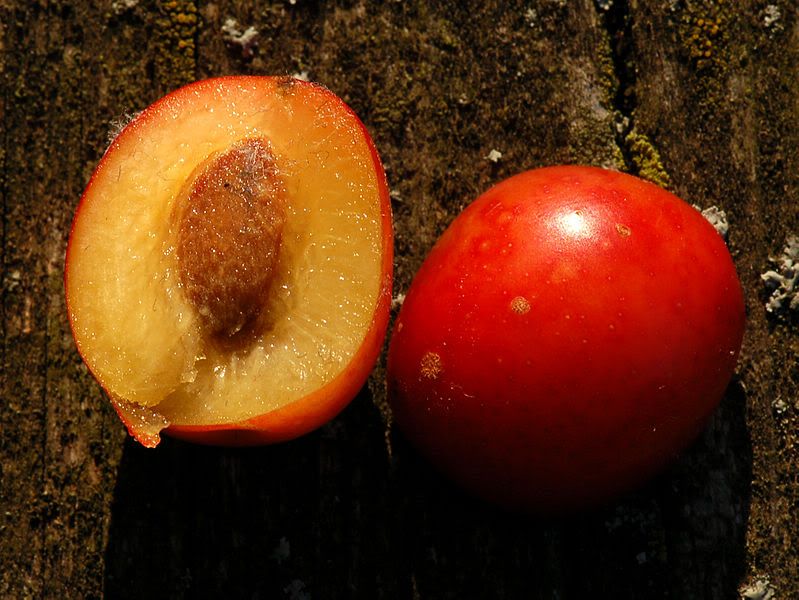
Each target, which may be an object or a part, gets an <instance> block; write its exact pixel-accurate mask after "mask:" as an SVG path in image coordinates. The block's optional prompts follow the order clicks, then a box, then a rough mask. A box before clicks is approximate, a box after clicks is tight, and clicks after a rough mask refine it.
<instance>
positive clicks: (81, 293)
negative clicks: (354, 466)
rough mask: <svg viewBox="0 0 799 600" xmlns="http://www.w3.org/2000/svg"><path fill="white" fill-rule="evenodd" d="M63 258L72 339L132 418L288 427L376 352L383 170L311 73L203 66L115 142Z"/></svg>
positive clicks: (314, 411) (320, 411)
mask: <svg viewBox="0 0 799 600" xmlns="http://www.w3.org/2000/svg"><path fill="white" fill-rule="evenodd" d="M66 265H67V266H66V292H67V304H68V310H69V316H70V321H71V324H72V328H73V333H74V336H75V339H76V342H77V345H78V348H79V350H80V353H81V355H82V356H83V358H84V360H85V361H86V363H87V364H88V366H89V368H90V369H91V371H92V373H93V374H94V375H95V377H97V379H98V380H99V382H100V383H101V385H102V386H103V387H104V388H105V389H106V391H107V392H108V393H109V395H110V396H111V398H112V400H113V402H114V405H115V407H116V408H117V411H118V412H119V413H120V415H121V416H122V418H123V420H124V421H126V423H127V424H128V427H129V429H131V431H132V433H133V434H134V435H137V432H139V433H140V434H141V435H139V437H140V438H145V437H146V438H147V439H150V437H152V436H150V437H147V436H145V433H144V432H145V430H146V431H150V430H152V429H154V430H156V431H157V429H158V428H159V427H160V426H163V424H164V423H169V429H168V431H169V432H170V433H172V434H175V435H178V436H180V435H183V436H184V437H190V438H192V439H198V440H199V441H210V442H214V443H259V442H270V441H277V440H280V439H286V438H290V437H295V436H296V435H300V434H302V433H305V432H306V431H308V430H310V429H312V428H314V427H316V426H318V425H321V424H322V423H324V422H325V421H326V420H328V419H329V418H332V416H334V415H335V414H336V413H337V412H338V411H339V410H341V408H343V406H344V405H346V403H347V402H348V401H349V400H350V399H351V398H352V396H353V395H354V394H355V393H357V391H358V389H359V388H360V387H361V385H362V384H363V382H364V380H365V379H366V377H367V376H368V373H369V371H370V370H371V368H372V366H373V363H374V361H375V359H376V357H377V354H378V353H379V350H380V347H381V344H382V339H383V336H384V333H385V328H386V323H387V318H388V304H389V299H390V288H391V266H392V232H391V215H390V205H389V200H388V191H387V186H386V181H385V175H384V173H383V169H382V166H381V164H380V161H379V158H378V156H377V153H376V151H375V149H374V146H373V144H372V141H371V139H370V138H369V135H368V133H367V132H366V130H365V128H364V127H363V125H362V124H361V122H360V121H359V120H358V118H357V117H356V116H355V115H354V114H353V113H352V111H351V110H350V109H349V108H348V107H347V106H346V105H345V104H344V103H343V102H342V101H341V100H340V99H338V98H337V97H336V96H335V95H333V94H332V93H331V92H329V91H328V90H326V89H324V88H322V87H320V86H317V85H314V84H310V83H305V82H301V81H298V80H295V79H291V78H266V77H228V78H221V79H212V80H206V81H202V82H198V83H195V84H192V85H190V86H187V87H185V88H182V89H180V90H178V91H177V92H174V93H173V94H171V95H169V96H167V97H165V98H164V99H162V100H160V101H159V102H157V103H156V104H154V105H152V106H151V107H150V108H148V109H147V110H145V111H144V112H143V113H141V114H140V115H139V116H138V117H137V118H136V119H135V120H134V121H132V122H131V123H130V124H129V125H128V126H127V127H126V128H125V129H124V130H123V131H122V132H121V133H120V135H119V136H118V137H117V138H116V139H115V140H114V142H113V143H112V144H111V146H110V147H109V149H108V151H107V152H106V154H105V156H104V157H103V159H102V161H101V163H100V165H99V166H98V168H97V170H96V171H95V173H94V175H93V176H92V178H91V181H90V182H89V185H88V187H87V189H86V192H85V194H84V197H83V199H82V201H81V203H80V206H79V208H78V211H77V214H76V217H75V220H74V222H73V228H72V233H71V236H70V243H69V248H68V251H67V263H66ZM270 415H271V417H270ZM159 424H160V425H159ZM220 431H221V432H231V433H230V435H227V434H220V433H219V432H220ZM237 431H245V432H249V433H246V434H241V433H236V432H237ZM204 432H213V434H209V435H208V436H207V439H205V438H204V436H203V433H204ZM148 435H149V434H148ZM155 439H156V441H157V434H156V435H155ZM140 441H142V442H143V443H145V439H141V440H140ZM149 445H152V443H150V444H149Z"/></svg>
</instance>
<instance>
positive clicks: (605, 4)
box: [596, 0, 613, 12]
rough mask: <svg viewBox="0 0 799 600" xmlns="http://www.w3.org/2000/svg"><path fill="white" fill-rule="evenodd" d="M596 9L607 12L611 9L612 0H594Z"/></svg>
mask: <svg viewBox="0 0 799 600" xmlns="http://www.w3.org/2000/svg"><path fill="white" fill-rule="evenodd" d="M596 7H597V8H598V9H599V10H603V11H605V12H607V11H609V10H610V9H611V8H613V0H596Z"/></svg>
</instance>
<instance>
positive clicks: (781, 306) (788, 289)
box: [760, 235, 799, 314]
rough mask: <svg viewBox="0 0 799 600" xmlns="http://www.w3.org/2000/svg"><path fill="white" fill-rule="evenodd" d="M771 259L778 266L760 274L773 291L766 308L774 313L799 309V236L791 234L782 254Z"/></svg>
mask: <svg viewBox="0 0 799 600" xmlns="http://www.w3.org/2000/svg"><path fill="white" fill-rule="evenodd" d="M769 260H771V262H772V263H774V264H776V265H777V268H776V269H773V270H769V271H766V272H765V273H763V274H762V275H761V276H760V278H761V279H762V280H763V282H764V283H765V284H766V287H767V288H768V289H769V290H770V291H771V296H769V299H768V300H767V301H766V310H767V311H768V312H770V313H772V314H780V313H783V312H785V311H788V310H791V311H794V310H799V238H797V237H796V236H793V235H792V236H790V237H789V238H788V240H787V242H786V245H785V248H784V249H783V251H782V255H781V256H779V257H777V258H771V259H769Z"/></svg>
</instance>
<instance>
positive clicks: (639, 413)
mask: <svg viewBox="0 0 799 600" xmlns="http://www.w3.org/2000/svg"><path fill="white" fill-rule="evenodd" d="M743 330H744V304H743V297H742V292H741V286H740V283H739V281H738V278H737V275H736V272H735V268H734V265H733V262H732V260H731V257H730V255H729V252H728V251H727V248H726V246H725V244H724V241H723V240H722V239H721V237H720V236H719V235H718V234H717V233H716V231H715V230H714V229H713V227H712V226H711V225H710V224H709V223H708V222H706V221H705V219H704V218H703V217H702V216H701V214H700V213H699V212H698V211H697V210H695V209H694V208H692V207H691V206H689V205H688V204H686V203H684V202H683V201H682V200H680V199H678V198H677V197H676V196H674V195H672V194H670V193H668V192H666V191H664V190H662V189H660V188H658V187H656V186H654V185H652V184H650V183H647V182H644V181H642V180H640V179H637V178H635V177H632V176H629V175H625V174H622V173H617V172H611V171H606V170H602V169H597V168H589V167H551V168H545V169H538V170H534V171H528V172H526V173H522V174H520V175H517V176H515V177H512V178H510V179H508V180H506V181H504V182H502V183H500V184H498V185H496V186H495V187H493V188H491V189H490V190H488V191H487V192H486V193H485V194H484V195H482V196H481V197H480V198H478V199H477V200H476V201H475V202H473V203H472V204H471V205H470V206H468V207H467V208H466V210H465V211H464V212H463V213H462V214H461V215H460V216H459V217H457V218H456V219H455V221H454V222H453V223H452V224H451V226H450V227H449V228H448V229H447V231H446V232H445V233H444V234H443V235H442V237H441V238H440V239H439V241H438V242H437V244H436V245H435V247H434V248H433V250H432V251H431V253H430V255H429V256H428V257H427V259H426V260H425V262H424V264H423V266H422V267H421V269H420V271H419V272H418V274H417V275H416V277H415V279H414V281H413V283H412V285H411V288H410V290H409V291H408V293H407V295H406V298H405V301H404V304H403V306H402V309H401V311H400V314H399V316H398V318H397V321H396V324H395V328H394V334H393V337H392V340H391V347H390V352H389V363H388V373H389V374H388V383H389V394H390V399H391V403H392V407H393V410H394V413H395V418H396V422H397V424H398V425H399V427H400V429H401V430H402V431H403V432H404V433H405V434H406V436H407V437H408V438H409V439H410V441H411V442H412V443H413V444H414V445H415V446H416V447H417V448H418V449H419V450H420V451H421V452H422V453H423V454H424V455H426V456H427V457H429V458H430V459H431V461H432V462H433V463H434V464H435V465H436V466H437V467H438V468H439V469H441V470H442V471H444V472H445V473H447V474H449V475H450V476H451V477H452V478H453V479H454V480H455V481H457V482H458V483H460V484H461V485H462V486H464V487H466V488H468V489H470V490H472V491H473V492H475V493H476V494H478V495H479V496H482V497H483V498H485V499H488V500H490V501H493V502H496V503H499V504H501V505H503V506H506V507H510V508H514V509H521V510H528V511H544V512H552V511H555V512H557V511H563V510H569V509H577V508H582V507H586V506H589V505H592V504H594V503H597V502H602V501H605V500H607V499H609V498H611V497H613V496H614V495H616V494H618V493H620V492H622V491H624V490H627V489H629V488H630V487H632V486H634V485H635V484H637V483H639V482H641V481H642V480H644V479H645V478H647V477H649V476H651V475H652V474H653V473H654V472H656V471H657V470H658V469H659V468H660V467H662V466H663V465H664V464H665V463H667V462H668V461H669V460H670V459H672V458H673V457H674V456H675V454H676V453H678V452H679V451H680V450H682V449H683V448H684V447H685V446H686V445H687V444H688V443H690V441H691V440H693V439H694V438H695V436H696V435H697V434H698V432H699V431H700V430H701V428H702V427H703V425H704V424H705V423H706V421H707V420H708V418H709V416H710V415H711V413H712V412H713V410H714V408H715V407H716V405H717V404H718V402H719V400H720V399H721V397H722V395H723V394H724V390H725V388H726V386H727V384H728V382H729V380H730V378H731V376H732V374H733V370H734V368H735V364H736V360H737V356H738V352H739V349H740V346H741V341H742V336H743Z"/></svg>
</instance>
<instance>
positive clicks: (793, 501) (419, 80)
mask: <svg viewBox="0 0 799 600" xmlns="http://www.w3.org/2000/svg"><path fill="white" fill-rule="evenodd" d="M797 10H798V9H797V6H796V3H794V2H790V1H774V2H755V1H751V0H745V1H742V2H731V1H727V2H722V1H721V0H718V1H716V2H699V1H688V0H671V1H665V0H638V1H621V0H614V1H609V0H605V1H597V2H591V1H588V0H575V1H568V2H567V1H563V0H561V1H558V0H539V1H531V2H505V1H502V0H484V1H481V2H449V3H444V2H440V3H439V2H436V3H430V5H428V3H427V2H418V1H415V0H408V1H392V2H384V3H372V2H364V1H361V2H343V1H342V2H329V3H322V2H311V1H310V0H296V2H293V3H292V2H290V1H285V2H263V3H262V2H258V3H256V2H237V1H233V0H230V1H218V2H206V1H197V2H189V1H181V0H174V1H163V2H154V1H152V0H139V1H136V0H127V1H125V0H118V1H115V2H109V1H103V2H83V1H73V2H57V1H52V2H46V1H28V0H26V1H21V0H5V1H0V35H1V36H2V37H1V38H0V39H2V46H1V49H2V53H1V54H0V82H1V83H0V92H1V95H0V115H2V118H1V119H0V162H2V167H3V168H2V181H1V182H0V183H1V186H0V193H1V194H2V211H3V212H2V214H3V219H2V315H1V316H2V319H1V322H2V339H3V344H2V374H0V393H1V394H2V401H1V402H0V427H2V429H1V430H0V458H1V459H2V462H1V463H0V597H3V598H28V597H32V598H94V597H100V596H106V597H109V598H126V597H130V598H145V597H151V598H156V597H174V598H190V597H219V598H289V599H293V600H299V599H307V598H314V599H319V598H388V599H393V598H420V599H428V598H431V599H433V598H458V599H459V598H470V597H473V598H561V599H565V598H589V597H591V598H593V597H613V598H675V599H677V598H679V599H684V598H714V599H716V598H738V597H739V596H740V595H742V594H744V593H745V592H746V593H749V594H750V597H755V598H761V599H765V598H766V597H767V593H770V592H776V593H777V595H778V597H779V598H799V577H797V573H799V445H797V440H798V439H799V419H797V415H798V414H799V402H798V401H797V378H798V377H799V373H798V372H797V353H799V335H797V332H796V319H795V318H792V317H790V316H787V317H784V318H773V317H769V316H768V315H767V313H766V311H765V309H764V301H765V299H766V297H767V293H766V292H765V290H764V287H763V283H762V282H761V280H760V274H761V273H762V272H764V271H766V270H768V269H770V268H773V267H774V265H773V263H772V262H770V260H769V257H770V256H775V255H779V254H780V253H781V251H782V249H783V247H784V245H785V243H786V238H787V236H788V235H789V234H790V233H791V232H797V231H799V203H798V201H799V178H798V175H797V174H798V173H799V170H798V169H797V166H798V165H797V162H798V161H799V154H797V138H798V137H799V101H797V98H799V21H798V20H797V17H799V15H798V14H797ZM229 18H230V19H235V20H236V21H237V23H238V25H237V26H234V27H233V28H234V29H235V28H236V27H238V29H239V31H243V30H244V29H246V28H247V27H250V26H252V27H254V28H255V29H256V30H257V31H258V36H257V38H256V41H257V43H256V45H254V46H245V47H242V45H241V44H237V43H236V42H235V40H233V39H232V38H231V37H230V35H229V34H226V33H225V31H224V30H223V26H224V24H225V22H226V20H227V19H229ZM228 29H230V27H228ZM234 73H254V74H298V73H307V75H308V77H310V78H311V79H313V80H316V81H319V82H321V83H324V84H325V85H327V86H328V87H330V88H331V89H332V90H333V91H334V92H335V93H337V94H338V95H340V96H341V97H343V98H344V99H345V101H346V102H348V103H349V104H350V105H351V106H352V107H353V109H354V110H355V111H356V112H357V113H358V114H359V116H360V117H361V118H362V120H363V121H364V123H365V124H366V125H367V127H368V128H369V130H370V132H371V133H372V136H373V138H374V140H375V143H376V145H377V147H378V149H379V150H380V152H381V155H382V157H383V160H384V162H385V167H386V170H387V174H388V179H389V183H390V186H391V189H392V191H393V194H392V200H393V209H394V213H395V225H396V253H397V258H396V286H395V294H399V293H402V292H404V291H405V290H406V289H407V287H408V284H409V282H410V279H411V277H412V274H413V273H414V271H415V270H416V268H417V267H418V266H419V264H420V263H421V261H422V259H423V257H424V255H425V253H426V252H427V250H428V249H429V248H430V246H431V245H432V243H433V241H434V240H435V238H436V236H437V235H438V234H439V233H440V232H441V231H442V230H443V228H444V227H445V226H446V225H447V224H448V223H449V222H450V221H451V220H452V219H453V218H454V216H455V215H456V214H457V213H458V212H459V211H460V209H462V208H463V207H464V206H465V205H466V204H467V203H468V202H469V201H470V200H472V199H473V198H475V197H476V196H477V195H478V194H479V192H481V191H482V190H484V189H486V188H487V187H488V186H489V185H491V184H492V183H494V182H496V181H498V180H500V179H502V178H504V177H506V176H509V175H511V174H513V173H515V172H518V171H521V170H524V169H527V168H532V167H536V166H541V165H548V164H557V163H587V164H594V165H601V166H606V167H613V168H618V169H623V170H626V171H629V172H632V173H636V174H639V175H641V176H643V177H646V178H649V179H651V180H653V181H656V182H658V183H660V184H661V185H664V186H666V187H667V188H669V189H671V190H672V191H674V192H675V193H677V194H678V195H680V196H682V197H683V198H685V199H686V200H688V201H689V202H691V203H694V204H697V205H699V206H701V207H707V206H711V205H718V206H719V207H721V208H723V209H724V210H725V211H726V212H727V216H728V218H729V221H730V235H729V246H730V250H731V252H732V255H733V257H734V259H735V261H736V264H737V267H738V270H739V273H740V276H741V280H742V282H743V285H744V288H745V292H746V297H747V306H748V313H749V322H748V329H747V334H746V338H745V341H744V347H743V351H742V355H741V359H740V363H739V368H738V374H737V376H736V378H735V380H734V381H733V382H732V384H731V385H730V388H729V390H728V392H727V394H726V396H725V398H724V400H723V401H722V404H721V407H720V408H719V410H718V412H717V414H716V415H715V417H714V419H713V421H712V422H711V424H710V426H709V427H708V429H707V431H706V432H705V434H704V435H703V436H702V437H701V439H700V440H698V441H697V443H696V444H695V445H694V446H693V447H692V448H691V449H690V450H688V451H687V452H686V453H685V454H684V455H683V456H682V457H681V458H680V460H679V461H678V462H677V463H676V464H675V465H674V466H672V467H671V468H670V469H669V470H668V471H667V472H665V473H664V474H663V475H662V476H660V477H658V478H657V479H656V480H654V481H653V482H651V483H650V484H649V485H647V486H646V487H645V488H643V489H641V490H638V491H637V492H635V493H633V494H631V495H628V496H626V497H624V498H622V499H620V500H619V501H618V502H616V503H614V504H612V505H610V506H607V507H604V508H601V509H598V510H597V511H595V512H593V513H589V514H583V515H580V516H576V517H571V518H562V519H556V520H552V519H550V520H544V519H534V518H528V517H520V516H514V515H510V514H506V513H503V512H500V511H498V510H496V509H494V508H492V507H490V506H486V505H484V504H481V503H480V502H478V501H476V500H473V499H471V498H469V497H467V496H466V495H464V494H463V493H462V492H460V491H459V490H458V489H455V488H454V487H452V486H450V484H448V483H447V482H446V481H444V480H443V479H442V478H441V477H439V476H438V475H437V474H436V473H435V472H433V471H432V470H431V469H430V467H429V466H427V464H426V463H425V462H424V461H423V460H421V459H420V458H419V457H418V456H417V455H416V454H415V453H414V452H413V451H412V450H411V449H410V448H409V447H408V446H407V445H406V443H405V442H404V440H403V439H402V436H401V435H400V434H398V433H397V432H395V431H393V430H392V428H391V426H390V415H389V412H388V411H387V409H386V408H385V397H384V392H383V386H382V384H381V376H380V372H381V369H380V368H378V369H377V371H376V373H375V375H374V376H373V378H372V380H371V382H370V386H369V387H368V388H367V389H365V390H364V391H363V392H362V393H361V394H360V395H359V396H358V397H357V398H356V399H355V401H354V402H353V403H352V405H351V406H350V407H349V408H347V409H346V410H345V411H344V413H343V414H342V415H340V416H339V417H338V418H337V419H335V420H334V421H333V422H332V423H330V424H328V425H327V426H325V427H324V428H322V429H321V430H320V431H317V432H315V433H313V434H310V435H308V436H306V437H304V438H302V439H300V440H297V441H294V442H291V443H287V444H284V445H280V446H274V447H266V448H257V449H243V450H242V449H238V450H236V449H233V450H226V449H216V448H205V447H199V446H190V445H187V444H184V443H180V442H177V441H173V440H169V439H166V440H165V441H164V442H163V443H162V444H161V446H159V448H158V449H157V450H146V449H144V448H142V447H140V446H138V445H137V444H135V443H133V442H131V441H130V440H129V439H127V437H126V434H125V432H124V429H123V427H122V425H121V424H120V423H119V422H118V420H117V418H116V416H115V415H114V414H113V410H112V409H111V407H110V405H109V404H108V403H107V402H106V401H105V400H104V398H103V396H102V393H101V391H100V389H99V387H98V386H97V385H96V384H95V383H94V382H93V380H92V379H91V377H90V376H89V374H88V372H87V370H86V369H85V368H84V367H83V366H82V364H81V361H80V358H79V356H78V354H77V352H76V350H75V347H74V344H73V342H72V339H71V335H70V333H69V326H68V322H67V319H66V314H65V308H64V294H63V286H62V273H63V259H64V250H65V245H66V240H67V235H68V230H69V225H70V221H71V218H72V214H73V211H74V209H75V207H76V205H77V202H78V199H79V197H80V194H81V191H82V189H83V186H84V185H85V183H86V181H87V179H88V177H89V175H90V173H91V171H92V169H93V168H94V166H95V165H96V163H97V161H98V159H99V157H100V156H101V154H102V152H103V150H104V148H105V146H106V145H107V142H108V136H109V131H113V130H114V128H115V127H117V125H116V124H117V123H119V122H120V121H124V120H125V118H126V115H129V114H130V113H132V112H135V111H137V110H140V109H142V108H144V107H145V106H146V105H148V104H149V103H150V102H152V101H153V100H155V99H157V98H159V97H160V96H162V95H163V94H164V93H166V92H168V91H170V90H172V89H174V88H176V87H178V86H179V85H181V84H184V83H187V82H189V81H192V80H194V79H198V78H203V77H208V76H215V75H222V74H234ZM493 149H495V150H498V151H500V152H501V153H502V157H501V159H500V160H499V161H498V162H496V163H494V162H491V161H489V160H487V159H486V158H485V157H486V156H487V155H488V154H489V152H490V151H491V150H493ZM766 581H768V582H769V584H768V585H767V584H766ZM769 586H770V587H769ZM758 590H760V591H762V592H763V594H761V595H760V596H757V595H755V596H751V594H754V593H755V592H757V591H758Z"/></svg>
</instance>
